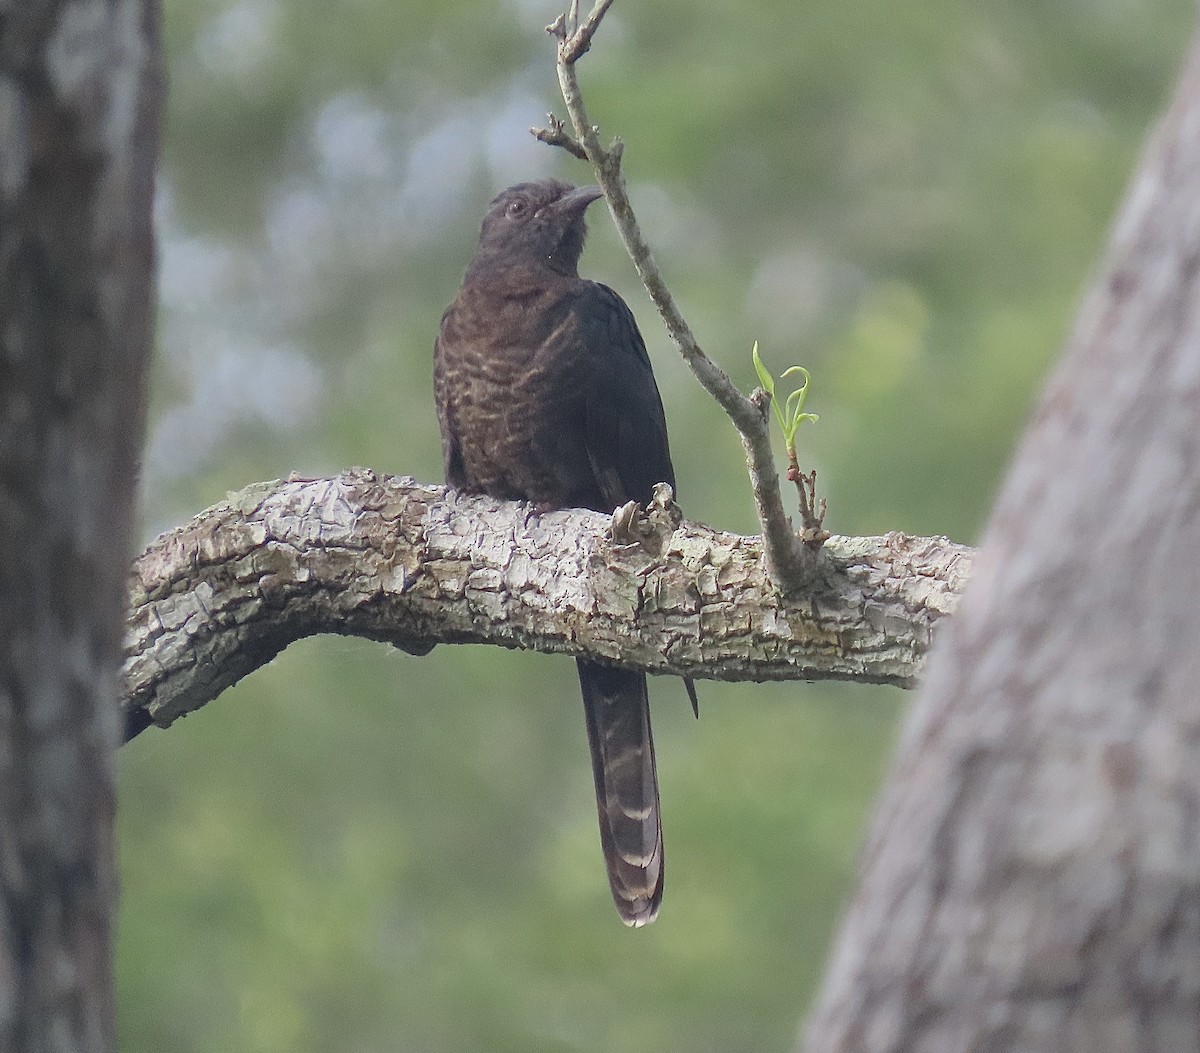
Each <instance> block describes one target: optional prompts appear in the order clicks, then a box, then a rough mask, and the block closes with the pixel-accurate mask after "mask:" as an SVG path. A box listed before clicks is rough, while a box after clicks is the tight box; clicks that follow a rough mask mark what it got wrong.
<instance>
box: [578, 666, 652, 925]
mask: <svg viewBox="0 0 1200 1053" xmlns="http://www.w3.org/2000/svg"><path fill="white" fill-rule="evenodd" d="M576 665H577V666H578V668H579V686H580V687H581V688H582V689H583V711H584V718H585V720H586V722H587V733H588V745H589V746H590V747H591V751H592V774H593V776H594V778H595V782H596V809H597V811H598V813H599V818H600V845H601V847H602V848H603V850H604V864H605V866H606V867H607V868H608V883H609V886H610V887H611V888H612V896H613V902H614V903H616V905H617V912H618V913H619V914H620V915H621V920H622V921H623V922H625V924H626V925H635V926H637V925H646V924H649V923H650V922H652V921H653V920H654V918H655V916H656V915H657V914H658V906H659V904H660V903H661V902H662V893H663V845H662V824H661V822H660V821H659V815H658V778H657V776H656V774H655V771H654V741H653V739H652V738H651V737H650V706H649V703H648V702H647V698H646V676H645V674H644V673H632V672H629V671H627V670H624V669H614V668H612V667H610V666H603V665H595V664H594V663H592V662H584V661H577V662H576Z"/></svg>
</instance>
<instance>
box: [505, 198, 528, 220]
mask: <svg viewBox="0 0 1200 1053" xmlns="http://www.w3.org/2000/svg"><path fill="white" fill-rule="evenodd" d="M528 207H529V204H528V202H526V201H525V199H524V198H520V197H518V198H516V199H515V200H513V201H510V202H509V203H508V208H506V209H505V210H504V211H505V212H506V213H507V214H508V215H510V216H512V217H513V218H514V219H515V218H516V217H517V216H523V215H525V210H526V209H527V208H528Z"/></svg>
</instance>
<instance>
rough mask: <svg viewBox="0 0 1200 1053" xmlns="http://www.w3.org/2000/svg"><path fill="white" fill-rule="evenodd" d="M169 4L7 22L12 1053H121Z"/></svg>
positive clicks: (66, 5) (5, 643)
mask: <svg viewBox="0 0 1200 1053" xmlns="http://www.w3.org/2000/svg"><path fill="white" fill-rule="evenodd" d="M157 20H158V16H157V8H156V6H155V4H154V3H153V2H151V0H145V2H143V0H57V2H55V0H20V2H19V3H15V4H4V5H0V1049H3V1050H6V1051H9V1050H11V1051H14V1053H16V1051H26V1050H29V1051H32V1050H38V1051H42V1050H55V1051H93V1050H97V1051H99V1050H111V1049H113V1048H114V1047H115V1028H114V1021H113V1006H112V980H111V946H110V927H111V920H110V915H111V910H112V906H113V900H114V892H115V879H114V871H113V846H112V821H113V809H114V781H113V765H112V756H113V747H114V745H115V743H116V739H117V728H118V720H117V699H116V695H117V690H116V684H117V667H118V658H119V654H120V640H121V628H122V622H123V617H122V615H123V611H124V607H125V581H126V573H127V567H128V560H129V540H130V525H131V520H132V509H133V498H134V491H135V477H136V457H137V451H138V449H139V446H140V443H141V438H142V387H143V375H144V372H145V364H146V360H147V357H148V353H149V348H150V343H151V335H152V334H151V330H152V307H151V305H152V303H153V299H152V294H153V282H152V269H153V238H152V231H151V204H152V194H153V172H154V164H155V155H156V146H157V116H158V106H159V101H160V96H161V91H160V88H159V76H158V26H157Z"/></svg>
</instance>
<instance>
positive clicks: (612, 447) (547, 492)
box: [434, 179, 696, 927]
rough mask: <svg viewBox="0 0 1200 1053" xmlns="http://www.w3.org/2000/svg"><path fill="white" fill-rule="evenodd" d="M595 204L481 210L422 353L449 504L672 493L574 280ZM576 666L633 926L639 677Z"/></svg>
mask: <svg viewBox="0 0 1200 1053" xmlns="http://www.w3.org/2000/svg"><path fill="white" fill-rule="evenodd" d="M602 196H603V195H602V191H601V190H600V188H599V187H595V186H581V187H574V186H572V185H571V184H570V183H566V182H563V181H561V180H558V179H540V180H536V181H531V182H524V183H518V184H517V185H515V186H511V187H509V188H508V189H506V190H503V191H501V192H500V193H499V194H498V195H496V197H495V198H494V199H493V200H492V202H491V205H490V206H489V208H488V211H487V214H486V215H485V216H484V219H483V223H482V225H481V227H480V232H479V242H478V247H477V248H476V250H475V254H474V256H473V257H472V259H471V262H470V264H469V265H468V267H467V269H466V273H465V275H464V277H463V280H462V285H461V287H460V288H459V290H458V293H457V295H456V296H455V298H454V300H453V302H452V303H451V304H450V306H449V307H448V308H447V309H446V312H445V314H444V315H443V316H442V320H441V324H440V325H439V327H438V334H437V338H436V340H435V342H434V396H435V401H436V405H437V417H438V424H439V426H440V429H441V437H442V457H443V463H444V468H445V476H446V483H447V485H448V486H449V487H451V488H452V489H454V490H458V491H465V492H468V493H478V494H487V495H489V496H491V497H496V498H501V499H507V500H522V501H527V502H530V503H532V504H533V505H535V506H536V507H537V508H538V509H539V510H548V509H560V508H590V509H594V510H596V511H601V512H612V511H613V510H614V509H615V508H617V507H618V506H622V505H625V504H626V503H627V502H629V501H636V502H638V503H639V504H643V505H644V504H646V503H648V502H649V501H650V499H651V497H652V496H653V489H654V486H655V484H656V483H668V484H670V486H671V487H672V489H674V487H675V470H674V467H673V465H672V463H671V453H670V448H669V445H668V442H667V425H666V417H665V414H664V412H663V405H662V399H661V397H660V396H659V392H658V386H657V385H656V383H655V380H654V372H653V370H652V369H651V366H650V357H649V355H648V354H647V352H646V344H645V341H643V339H642V335H641V333H640V332H639V331H638V327H637V322H636V321H635V320H634V317H633V312H632V311H631V310H630V309H629V307H628V305H627V304H626V303H625V301H624V300H622V299H621V297H620V296H619V295H617V293H615V292H614V291H613V290H612V289H610V288H609V287H608V286H606V285H602V284H600V283H599V282H594V281H589V280H587V279H585V278H581V277H580V276H579V259H580V256H581V255H582V253H583V247H584V241H585V239H586V237H587V225H586V222H585V219H584V214H585V212H586V211H587V208H588V206H589V205H590V204H592V202H594V201H596V200H598V199H599V198H600V197H602ZM576 666H577V669H578V673H579V685H580V689H581V692H582V694H583V708H584V723H585V726H586V728H587V738H588V744H589V747H590V750H591V760H592V775H593V781H594V783H595V790H596V808H597V813H598V816H599V823H600V844H601V848H602V850H603V853H604V861H605V865H606V868H607V871H608V881H609V887H610V890H611V892H612V897H613V902H614V903H615V904H616V907H617V912H618V913H619V914H620V916H621V919H622V921H624V922H625V924H626V925H630V926H634V927H637V926H642V925H645V924H648V923H649V922H652V921H653V920H654V919H655V917H656V916H657V914H658V910H659V906H660V904H661V902H662V893H663V842H662V823H661V818H660V811H659V793H658V777H657V773H656V770H655V763H654V740H653V737H652V735H651V730H650V707H649V702H648V698H647V690H646V675H645V674H644V673H642V672H637V671H633V670H629V669H624V668H620V667H617V666H611V665H604V664H600V663H597V662H593V661H590V660H588V659H584V658H580V659H577V661H576ZM684 683H685V685H686V688H687V692H688V696H689V698H690V699H691V700H692V705H693V709H695V708H696V694H695V688H694V686H693V684H692V682H691V680H685V681H684Z"/></svg>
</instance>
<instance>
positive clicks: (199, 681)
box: [123, 469, 970, 731]
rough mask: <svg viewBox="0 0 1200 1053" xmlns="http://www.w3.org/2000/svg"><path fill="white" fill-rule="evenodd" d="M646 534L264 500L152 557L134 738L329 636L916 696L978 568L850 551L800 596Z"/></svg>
mask: <svg viewBox="0 0 1200 1053" xmlns="http://www.w3.org/2000/svg"><path fill="white" fill-rule="evenodd" d="M636 532H637V533H638V534H639V535H641V540H640V541H639V542H638V543H629V542H628V541H627V534H628V530H627V528H626V527H625V526H620V527H619V528H618V531H617V536H618V537H619V538H621V541H620V542H619V543H618V542H614V540H613V531H612V521H611V520H610V517H608V516H604V515H599V514H597V513H595V512H589V511H586V510H573V511H562V512H551V513H545V514H538V513H536V512H535V511H534V510H533V509H532V508H531V507H530V506H529V505H527V504H522V503H518V502H503V501H496V500H493V499H491V498H486V497H467V496H463V495H460V494H456V493H454V492H452V491H447V490H445V489H444V488H442V487H431V486H423V485H421V484H419V483H416V482H414V481H413V480H411V479H401V478H395V477H386V476H376V475H375V474H374V473H373V472H370V471H368V470H366V469H352V470H350V471H348V472H345V473H343V474H342V475H340V476H337V477H335V478H331V479H311V480H305V479H292V480H288V481H285V482H273V483H263V484H260V485H257V486H253V487H249V488H247V489H246V490H243V491H241V492H240V493H238V494H233V495H231V496H230V498H229V500H227V501H226V502H223V503H222V504H219V505H216V506H214V507H213V508H210V509H208V510H207V511H206V512H203V513H201V514H200V515H199V516H197V517H196V518H195V519H194V520H192V522H190V523H188V524H186V525H184V526H183V527H180V528H179V529H177V530H173V531H171V532H169V533H167V534H164V535H163V536H162V537H160V538H159V539H158V540H157V541H156V542H154V543H153V544H152V545H151V546H150V547H149V548H148V549H147V550H146V552H145V553H143V555H142V556H141V557H140V558H139V559H138V561H137V563H136V566H135V569H134V573H133V575H132V580H131V587H130V592H131V606H132V614H131V617H130V625H129V632H128V635H127V638H126V662H125V669H124V686H123V693H124V697H125V703H124V704H125V708H126V718H127V724H128V726H129V728H130V730H131V731H137V730H140V729H141V728H143V727H145V726H146V725H147V724H148V723H150V722H151V721H153V722H154V723H156V724H159V725H164V726H165V725H167V724H170V723H171V721H173V720H174V719H175V718H177V717H179V716H181V715H183V714H185V713H187V712H189V711H191V710H194V709H196V708H198V707H199V706H202V705H204V703H206V702H208V701H209V700H211V699H213V698H215V697H216V696H217V694H218V693H219V692H220V691H222V690H223V689H224V688H226V687H228V686H229V685H230V684H232V683H234V682H235V681H237V680H238V679H240V678H241V677H242V676H245V675H246V674H247V673H249V672H251V671H252V670H253V669H256V668H257V667H258V666H260V665H263V664H264V663H266V662H268V661H270V659H271V658H272V657H274V656H275V655H276V654H277V653H278V652H279V651H280V650H282V649H283V648H284V647H286V646H287V645H288V644H289V643H291V642H292V641H293V640H296V639H299V638H301V637H304V636H308V635H312V634H314V633H341V634H346V635H355V636H363V637H367V638H370V639H374V640H383V641H387V642H390V643H393V644H395V645H397V646H399V647H402V648H405V649H406V650H409V651H412V652H414V653H417V654H421V653H424V652H426V651H428V650H429V648H430V647H432V646H433V645H434V644H436V643H490V644H498V645H500V646H504V647H521V648H533V649H537V650H541V651H549V652H558V653H563V654H572V655H579V654H587V655H588V656H590V657H593V658H598V659H606V658H607V659H611V660H613V661H619V662H620V663H621V664H625V665H630V666H635V667H637V668H640V669H644V670H646V671H648V672H651V673H673V674H676V675H682V676H693V677H705V678H709V679H723V680H758V681H762V680H799V679H810V680H816V679H830V678H838V679H848V680H850V679H852V680H862V681H867V682H872V683H891V684H899V685H902V686H911V685H912V684H913V683H914V682H915V680H916V678H917V677H918V675H919V672H920V667H921V663H922V661H923V659H924V655H925V653H926V651H927V650H928V647H929V643H930V639H931V635H932V630H933V627H934V625H935V624H936V623H937V622H938V621H939V619H940V618H941V617H942V616H943V615H945V614H946V613H948V612H949V611H950V610H951V609H952V608H953V606H954V604H955V602H956V600H957V597H958V594H959V592H960V591H961V589H962V586H963V583H964V582H965V580H966V576H967V573H968V571H969V567H970V552H969V550H967V549H965V548H963V547H962V546H960V545H954V544H952V543H951V542H949V541H947V540H945V539H944V538H910V537H905V536H903V535H899V534H893V535H887V536H885V537H880V538H836V537H835V538H833V539H831V540H830V542H829V543H828V546H827V547H828V549H829V555H830V564H831V567H832V568H833V571H832V573H831V574H830V575H829V577H828V579H827V581H826V582H825V583H824V585H823V586H822V587H820V588H818V589H817V590H815V591H814V593H813V594H812V595H810V596H808V597H806V598H804V599H796V600H793V601H788V602H785V601H782V600H780V598H779V597H778V596H777V595H776V593H775V591H774V589H773V588H772V587H771V586H770V584H769V582H768V581H767V579H766V576H765V574H764V572H763V568H762V559H761V546H760V541H759V539H758V538H757V537H743V536H739V535H735V534H727V533H721V532H719V531H715V530H712V529H710V528H707V527H704V526H700V525H697V524H694V523H684V524H682V525H681V526H680V527H679V529H676V528H675V523H674V522H673V521H672V520H671V519H670V517H669V516H666V515H661V516H657V515H655V514H654V513H652V514H651V516H650V518H649V522H648V523H642V524H639V528H638V530H637V531H636Z"/></svg>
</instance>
